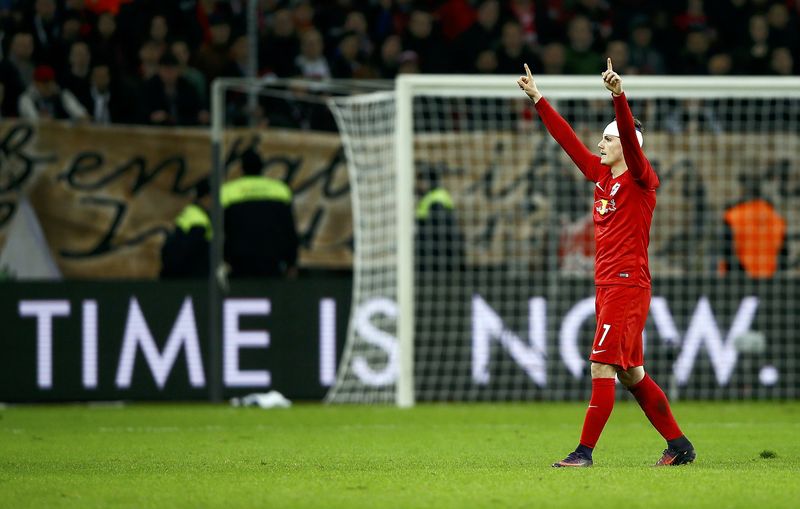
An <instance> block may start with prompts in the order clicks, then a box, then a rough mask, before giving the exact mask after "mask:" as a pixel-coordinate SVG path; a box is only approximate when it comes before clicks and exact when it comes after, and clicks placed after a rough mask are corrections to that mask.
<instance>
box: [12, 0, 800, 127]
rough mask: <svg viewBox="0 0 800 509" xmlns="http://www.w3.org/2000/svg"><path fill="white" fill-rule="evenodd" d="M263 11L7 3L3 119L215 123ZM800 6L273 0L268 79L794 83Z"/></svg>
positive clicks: (265, 20) (792, 2)
mask: <svg viewBox="0 0 800 509" xmlns="http://www.w3.org/2000/svg"><path fill="white" fill-rule="evenodd" d="M247 4H248V2H247V0H228V1H215V0H180V1H170V2H165V1H162V0H32V1H30V0H0V38H2V46H1V47H2V61H1V62H0V81H2V88H0V97H2V109H1V110H0V111H1V112H2V115H3V117H18V116H21V117H24V118H30V119H35V118H40V117H53V118H72V119H85V120H91V121H94V122H98V123H111V122H115V123H117V122H118V123H143V124H153V125H198V124H205V123H207V122H208V119H209V115H208V91H209V84H210V83H211V82H212V80H213V79H214V78H216V77H219V76H244V75H245V72H246V64H247V61H248V52H249V51H250V46H251V45H250V43H249V40H248V37H247V35H246V10H247ZM799 9H800V2H798V1H797V0H706V1H704V0H686V1H678V2H648V1H645V0H613V1H606V0H423V1H414V0H328V1H324V2H322V1H316V2H315V1H310V0H261V1H260V6H259V14H258V20H257V21H258V27H259V34H260V38H259V41H258V48H259V62H258V65H259V74H260V75H262V76H264V75H275V76H278V77H293V76H303V77H307V78H316V79H326V78H362V79H370V78H383V79H392V78H394V77H395V76H396V75H397V74H398V73H406V72H421V73H490V74H494V73H509V74H517V73H519V72H520V65H521V63H522V62H528V63H529V64H530V65H531V68H532V69H534V72H538V73H540V74H593V73H599V72H600V71H601V66H602V64H603V62H604V59H603V58H602V56H603V55H610V56H611V57H612V58H613V61H614V68H615V69H617V70H619V72H620V73H621V74H623V75H630V74H700V75H703V74H709V75H729V74H762V75H792V74H795V73H796V70H797V66H796V63H795V61H794V55H796V54H798V50H799V49H800V35H799V34H800V31H798V10H799Z"/></svg>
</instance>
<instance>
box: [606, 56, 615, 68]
mask: <svg viewBox="0 0 800 509" xmlns="http://www.w3.org/2000/svg"><path fill="white" fill-rule="evenodd" d="M606 64H607V65H608V70H609V71H613V70H614V68H613V67H611V57H608V60H607V61H606Z"/></svg>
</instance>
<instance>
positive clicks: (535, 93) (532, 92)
mask: <svg viewBox="0 0 800 509" xmlns="http://www.w3.org/2000/svg"><path fill="white" fill-rule="evenodd" d="M517 85H519V88H520V89H521V90H522V91H523V92H525V94H526V95H527V96H528V97H530V99H531V100H532V101H533V102H534V103H536V102H539V99H541V98H542V94H541V93H540V92H539V89H538V88H537V87H536V82H535V81H533V74H531V70H530V68H529V67H528V64H525V76H520V77H519V79H517Z"/></svg>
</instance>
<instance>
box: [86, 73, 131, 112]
mask: <svg viewBox="0 0 800 509" xmlns="http://www.w3.org/2000/svg"><path fill="white" fill-rule="evenodd" d="M89 98H90V101H89V103H88V104H86V103H84V107H85V108H86V111H88V112H89V114H90V115H91V118H92V121H93V122H94V123H95V124H103V125H107V124H110V123H117V124H120V123H121V124H125V123H131V122H133V117H132V115H131V108H130V94H126V93H125V92H124V90H123V86H122V85H118V84H116V83H115V82H114V80H113V78H112V70H111V68H110V67H109V66H108V64H103V63H99V64H97V65H95V66H94V67H92V72H91V85H90V88H89Z"/></svg>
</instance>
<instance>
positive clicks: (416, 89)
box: [395, 75, 800, 408]
mask: <svg viewBox="0 0 800 509" xmlns="http://www.w3.org/2000/svg"><path fill="white" fill-rule="evenodd" d="M623 79H624V89H625V91H626V94H628V95H629V96H630V97H631V98H633V99H647V98H656V97H657V98H675V99H689V98H691V99H710V98H719V99H728V98H731V99H732V98H770V97H776V96H777V97H783V98H800V78H797V77H766V76H726V77H695V76H690V77H687V76H629V77H624V78H623ZM515 81H516V77H515V76H473V75H401V76H400V77H398V79H397V80H396V82H395V94H396V95H395V101H396V102H395V104H396V113H395V115H396V117H395V126H396V131H395V171H396V207H397V307H398V315H397V341H398V350H399V351H398V373H397V383H396V389H395V401H396V404H397V406H399V407H402V408H407V407H412V406H414V404H415V402H416V398H415V394H414V216H413V214H412V213H411V211H413V210H414V123H413V100H414V97H416V96H425V95H430V96H442V95H446V96H449V97H476V90H480V97H485V98H519V97H521V94H522V92H521V91H520V90H519V88H518V87H517V85H516V83H515ZM536 83H537V85H538V86H539V88H540V90H541V92H542V94H543V95H544V96H545V97H547V98H550V99H567V98H569V99H574V98H581V99H606V98H608V97H609V96H610V94H609V92H608V91H607V90H606V89H605V88H603V87H602V82H601V80H600V77H599V76H541V77H539V76H537V77H536Z"/></svg>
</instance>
